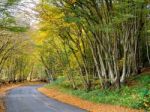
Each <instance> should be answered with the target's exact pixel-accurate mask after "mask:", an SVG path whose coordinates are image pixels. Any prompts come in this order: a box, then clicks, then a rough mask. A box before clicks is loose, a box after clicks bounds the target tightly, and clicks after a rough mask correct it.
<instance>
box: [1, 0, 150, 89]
mask: <svg viewBox="0 0 150 112" xmlns="http://www.w3.org/2000/svg"><path fill="white" fill-rule="evenodd" d="M26 2H28V1H26ZM23 3H24V2H22V0H6V1H5V0H4V1H2V2H0V59H1V60H0V77H1V79H3V80H5V81H8V82H16V81H23V80H26V79H32V78H33V79H34V78H36V79H41V80H47V81H55V80H57V79H58V78H60V77H63V78H62V79H63V81H64V82H65V83H66V84H68V85H69V86H70V87H72V88H74V89H84V90H87V91H89V90H92V89H93V88H95V87H99V88H102V89H108V88H114V89H119V88H121V86H122V85H125V84H126V81H127V80H128V79H129V78H130V77H134V76H135V75H137V74H139V73H140V72H141V69H142V68H144V67H148V66H149V65H150V38H149V37H150V21H149V19H150V7H149V6H150V2H149V0H121V1H120V0H41V1H38V0H37V1H36V2H35V1H34V0H31V1H30V2H29V3H31V4H32V5H33V4H34V6H32V5H31V6H32V7H31V10H32V11H31V10H29V9H28V11H27V12H26V11H25V10H24V9H25V8H22V7H21V8H22V9H23V11H25V12H26V13H25V15H26V16H25V17H27V18H30V17H31V18H32V16H34V17H36V20H33V21H30V19H29V21H28V20H27V19H25V21H21V19H17V18H16V17H17V13H16V12H15V10H14V9H15V8H20V7H19V6H23V7H26V5H24V4H23ZM29 6H30V5H29ZM28 8H30V7H28ZM31 15H32V16H31ZM23 17H24V16H23ZM23 17H22V18H23ZM34 22H35V23H36V24H34Z"/></svg>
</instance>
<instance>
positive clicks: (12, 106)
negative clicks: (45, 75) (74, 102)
mask: <svg viewBox="0 0 150 112" xmlns="http://www.w3.org/2000/svg"><path fill="white" fill-rule="evenodd" d="M38 87H40V86H24V87H18V88H16V89H12V90H10V91H9V92H8V93H7V96H6V98H5V103H6V112H87V111H85V110H82V109H80V108H77V107H75V106H71V105H68V104H65V103H62V102H59V101H57V100H55V99H52V98H48V97H47V96H45V95H43V94H41V93H40V92H38V91H37V90H36V88H38Z"/></svg>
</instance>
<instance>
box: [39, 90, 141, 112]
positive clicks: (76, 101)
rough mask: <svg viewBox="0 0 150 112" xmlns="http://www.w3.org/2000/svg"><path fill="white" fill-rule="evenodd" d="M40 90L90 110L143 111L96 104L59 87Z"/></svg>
mask: <svg viewBox="0 0 150 112" xmlns="http://www.w3.org/2000/svg"><path fill="white" fill-rule="evenodd" d="M38 91H39V92H41V93H43V94H45V95H46V96H48V97H50V98H54V99H56V100H58V101H61V102H64V103H67V104H70V105H74V106H77V107H79V108H82V109H85V110H88V111H89V112H143V111H142V110H135V109H130V108H126V107H121V106H113V105H108V104H96V103H92V102H89V101H86V100H82V99H80V98H78V97H76V96H72V95H69V94H66V93H62V92H60V91H59V90H57V89H47V88H44V87H42V88H38Z"/></svg>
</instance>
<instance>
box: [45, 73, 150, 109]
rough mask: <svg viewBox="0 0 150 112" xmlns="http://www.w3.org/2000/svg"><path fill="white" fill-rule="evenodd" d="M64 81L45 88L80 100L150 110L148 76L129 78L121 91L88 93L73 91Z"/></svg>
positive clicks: (97, 90) (61, 79)
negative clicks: (54, 89) (56, 90)
mask: <svg viewBox="0 0 150 112" xmlns="http://www.w3.org/2000/svg"><path fill="white" fill-rule="evenodd" d="M63 81H64V79H63V78H60V79H58V80H57V81H55V82H53V83H51V84H48V85H46V88H59V90H60V91H61V92H64V93H67V94H71V95H75V96H78V97H80V98H82V99H85V100H88V101H91V102H95V103H105V104H112V105H120V106H125V107H130V108H135V109H145V110H150V74H149V73H145V74H141V75H138V76H136V77H134V78H131V79H130V81H128V86H124V87H122V88H121V90H115V91H114V90H100V89H94V90H92V91H90V92H86V91H84V90H73V89H71V88H69V87H68V86H67V85H65V83H63Z"/></svg>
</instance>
